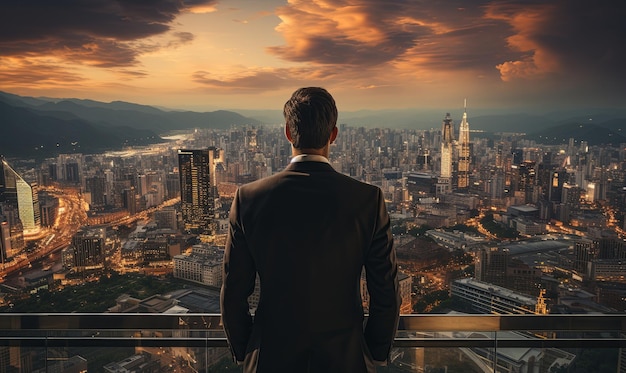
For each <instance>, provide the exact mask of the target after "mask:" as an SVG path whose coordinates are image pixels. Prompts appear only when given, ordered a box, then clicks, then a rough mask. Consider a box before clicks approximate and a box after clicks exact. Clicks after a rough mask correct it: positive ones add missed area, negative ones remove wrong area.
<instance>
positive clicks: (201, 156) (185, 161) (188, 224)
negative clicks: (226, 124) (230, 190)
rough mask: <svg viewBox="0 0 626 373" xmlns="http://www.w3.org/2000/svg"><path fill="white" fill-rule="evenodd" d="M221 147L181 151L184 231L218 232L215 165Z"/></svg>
mask: <svg viewBox="0 0 626 373" xmlns="http://www.w3.org/2000/svg"><path fill="white" fill-rule="evenodd" d="M219 153H220V150H219V149H217V148H214V147H211V148H208V149H202V150H184V149H179V150H178V172H179V175H180V203H181V212H182V218H183V222H184V223H185V230H186V231H188V232H190V233H196V234H209V235H210V234H213V233H214V232H215V199H216V198H217V197H218V195H217V185H216V183H215V164H216V163H217V161H218V160H219Z"/></svg>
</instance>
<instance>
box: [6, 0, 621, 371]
mask: <svg viewBox="0 0 626 373" xmlns="http://www.w3.org/2000/svg"><path fill="white" fill-rule="evenodd" d="M0 14H1V15H3V16H4V17H2V22H0V128H1V131H0V373H44V372H45V373H84V372H90V373H91V372H102V373H131V372H133V373H161V372H163V373H175V372H176V373H196V372H204V373H223V372H241V371H242V370H243V369H242V368H241V367H240V366H237V365H236V364H234V363H233V362H232V358H231V354H230V352H229V349H228V344H227V339H226V337H225V334H224V331H223V327H222V320H221V312H220V287H221V285H222V281H223V257H224V251H225V243H226V236H227V233H228V230H229V220H228V217H229V209H230V206H231V203H232V201H233V199H234V196H235V194H236V191H237V190H238V188H239V187H240V186H242V185H244V184H246V183H249V182H252V181H255V180H259V179H261V178H264V177H267V176H270V175H273V174H275V173H277V172H280V171H281V170H283V169H284V168H285V167H286V166H287V165H288V164H289V162H290V159H291V156H292V149H291V147H290V144H289V142H288V141H287V140H286V139H285V128H284V121H283V115H282V112H281V108H282V107H283V105H284V103H285V100H287V99H288V97H290V95H291V94H292V92H293V91H294V90H295V89H297V88H299V87H324V88H325V89H327V90H328V92H330V93H331V94H332V96H333V97H334V100H335V101H336V104H337V108H338V112H339V115H338V122H337V127H338V137H337V140H336V141H335V142H334V143H333V144H332V146H330V157H329V161H330V163H331V164H332V167H333V168H334V169H335V170H336V171H337V172H340V173H342V174H345V175H347V176H350V177H352V178H354V179H357V180H360V181H362V182H365V183H369V184H372V185H374V186H376V187H378V188H380V189H381V191H382V193H383V195H384V198H385V202H386V207H387V210H388V213H389V216H390V217H391V230H392V235H393V241H394V243H393V247H394V250H395V253H396V256H397V260H398V265H399V290H400V293H401V298H402V305H401V315H400V321H399V325H398V329H397V333H396V336H395V339H394V345H393V348H392V350H391V353H390V355H389V362H388V366H387V367H379V368H378V372H379V373H383V372H391V373H401V372H419V373H453V372H463V373H465V372H477V373H540V372H541V373H543V372H546V373H565V372H567V373H588V372H593V373H605V372H606V373H608V372H611V373H614V372H618V373H623V372H626V247H625V245H626V241H625V240H626V107H625V105H624V102H625V100H624V98H625V97H626V69H624V66H623V65H624V60H625V59H626V55H625V51H626V49H625V48H624V47H623V46H624V45H626V28H625V27H624V26H623V25H624V21H623V20H624V18H626V6H624V5H623V4H622V3H620V2H615V1H608V0H606V1H594V2H587V1H580V0H572V1H559V0H542V1H524V0H507V1H496V0H477V1H473V2H466V1H465V2H464V1H456V2H455V1H402V0H388V1H371V0H313V1H305V0H264V1H246V0H184V1H182V0H158V1H152V2H146V1H128V0H115V1H92V0H56V1H53V2H51V1H16V0H5V1H2V2H0ZM277 239H278V238H277ZM285 281H289V279H285ZM354 285H355V293H356V294H355V295H357V296H359V295H360V299H361V302H362V305H363V309H364V312H365V313H366V314H367V313H368V311H369V294H368V290H367V282H366V278H365V276H362V278H361V280H360V282H359V283H358V284H356V283H355V284H354ZM357 285H358V286H359V289H356V286H357ZM357 290H358V291H357ZM261 293H262V290H261V289H260V285H258V282H257V286H256V287H255V289H254V292H253V293H252V295H251V296H250V298H249V299H248V301H249V305H250V312H251V313H254V312H255V310H256V307H257V305H258V302H259V301H260V296H261ZM357 304H358V303H357ZM294 306H298V305H294ZM372 313H374V312H372ZM316 316H317V315H313V317H316ZM290 342H292V341H289V340H286V341H285V343H290Z"/></svg>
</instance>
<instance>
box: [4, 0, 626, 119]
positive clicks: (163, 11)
mask: <svg viewBox="0 0 626 373" xmlns="http://www.w3.org/2000/svg"><path fill="white" fill-rule="evenodd" d="M625 19H626V2H625V1H623V0H617V1H615V0H594V1H588V0H536V1H533V0H525V1H508V0H493V1H478V0H471V1H470V0H465V1H460V0H445V1H443V0H431V1H419V0H404V1H401V0H385V1H382V0H381V1H376V0H289V1H285V0H282V1H278V0H263V1H248V0H117V1H112V0H54V1H51V0H2V1H1V2H0V91H5V92H10V93H14V94H18V95H23V96H33V97H42V96H43V97H58V98H68V97H74V98H84V99H93V100H98V101H105V102H109V101H115V100H122V101H128V102H134V103H140V104H147V105H156V106H163V107H169V108H179V109H190V110H202V111H209V110H216V109H270V110H280V109H282V105H283V104H284V102H285V101H286V100H287V99H288V98H289V96H290V95H291V93H292V92H293V91H294V90H295V89H297V88H299V87H302V86H322V87H325V88H327V89H328V90H329V91H330V92H331V93H332V94H333V96H334V97H335V99H336V101H337V105H338V107H339V110H340V111H341V110H347V111H356V110H376V109H427V108H431V109H432V108H447V107H453V108H458V107H462V105H463V102H464V99H467V104H468V106H469V107H479V108H527V109H537V110H550V109H551V108H576V107H620V108H623V107H624V105H625V103H626V21H624V20H625Z"/></svg>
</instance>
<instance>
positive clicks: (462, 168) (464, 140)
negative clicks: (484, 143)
mask: <svg viewBox="0 0 626 373" xmlns="http://www.w3.org/2000/svg"><path fill="white" fill-rule="evenodd" d="M469 174H470V138H469V122H468V121H467V100H465V103H464V111H463V119H462V120H461V124H460V126H459V161H458V181H457V186H458V188H459V189H461V190H465V189H467V188H468V187H469Z"/></svg>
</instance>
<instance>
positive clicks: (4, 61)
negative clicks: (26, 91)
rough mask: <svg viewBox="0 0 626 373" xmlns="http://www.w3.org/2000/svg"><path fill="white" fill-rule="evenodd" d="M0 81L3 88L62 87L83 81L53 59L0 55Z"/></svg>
mask: <svg viewBox="0 0 626 373" xmlns="http://www.w3.org/2000/svg"><path fill="white" fill-rule="evenodd" d="M0 81H2V86H3V89H7V88H11V87H51V86H54V87H63V86H72V85H76V84H80V83H82V82H84V81H85V79H84V78H83V77H81V76H80V75H79V74H76V73H74V72H72V71H70V70H69V69H67V68H66V67H64V66H61V65H59V64H58V63H55V61H30V60H29V61H26V60H22V59H16V58H10V57H9V58H6V57H0Z"/></svg>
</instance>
